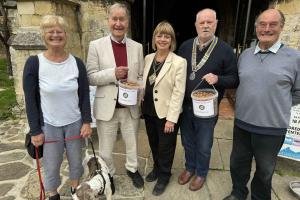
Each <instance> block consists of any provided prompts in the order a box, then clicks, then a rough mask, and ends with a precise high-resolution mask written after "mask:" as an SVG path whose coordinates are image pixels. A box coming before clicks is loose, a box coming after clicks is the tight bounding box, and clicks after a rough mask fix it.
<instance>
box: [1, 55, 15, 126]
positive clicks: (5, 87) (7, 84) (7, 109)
mask: <svg viewBox="0 0 300 200" xmlns="http://www.w3.org/2000/svg"><path fill="white" fill-rule="evenodd" d="M16 104H17V101H16V94H15V89H14V82H13V79H9V77H8V75H7V71H6V62H5V60H4V59H0V120H5V119H8V118H14V115H13V113H12V108H13V107H14V106H15V105H16Z"/></svg>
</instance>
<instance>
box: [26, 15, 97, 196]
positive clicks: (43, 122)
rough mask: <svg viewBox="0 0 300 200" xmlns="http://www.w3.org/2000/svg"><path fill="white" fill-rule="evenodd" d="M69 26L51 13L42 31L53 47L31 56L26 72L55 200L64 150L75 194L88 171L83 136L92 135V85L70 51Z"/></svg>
mask: <svg viewBox="0 0 300 200" xmlns="http://www.w3.org/2000/svg"><path fill="white" fill-rule="evenodd" d="M66 28H67V24H66V22H65V20H64V19H63V18H62V17H59V16H54V15H47V16H45V17H43V19H42V22H41V33H42V37H43V39H44V42H45V45H46V47H47V50H46V51H45V52H43V53H40V54H38V55H36V56H30V57H29V58H28V59H27V61H26V64H25V67H24V73H23V89H24V95H25V103H26V112H27V117H28V123H29V127H30V134H31V141H32V143H33V145H35V146H40V145H42V144H44V145H43V167H44V186H45V190H46V191H47V192H49V194H50V198H49V199H50V200H59V199H60V195H59V194H58V193H57V188H58V187H59V186H60V184H61V180H60V166H61V163H62V161H63V154H64V150H66V155H67V159H68V163H69V171H70V173H69V178H70V183H71V193H72V196H73V194H74V193H75V189H76V187H77V186H78V184H79V178H80V177H81V175H82V173H83V167H82V164H81V163H82V158H81V148H82V146H81V145H82V141H81V137H88V136H90V135H91V133H92V129H91V127H90V122H91V121H92V119H91V109H90V99H89V84H88V79H87V74H86V70H85V66H84V64H83V62H82V61H81V60H80V59H79V58H76V57H75V56H73V55H71V54H70V53H67V52H66V51H65V49H64V48H65V45H66V42H67V34H66Z"/></svg>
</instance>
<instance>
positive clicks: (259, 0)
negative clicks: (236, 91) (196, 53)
mask: <svg viewBox="0 0 300 200" xmlns="http://www.w3.org/2000/svg"><path fill="white" fill-rule="evenodd" d="M132 2H133V3H131V30H132V38H133V39H135V40H136V41H138V42H140V43H142V44H143V46H144V51H145V52H144V53H145V54H148V53H151V52H153V50H152V48H151V40H152V32H153V30H154V28H155V26H156V25H157V24H158V23H159V22H160V21H162V20H167V21H168V22H170V23H171V24H172V26H173V28H174V29H175V33H176V39H177V46H178V47H179V46H180V44H181V43H182V42H183V41H185V40H187V39H189V38H192V37H196V35H197V33H196V30H195V26H194V23H195V19H196V14H197V12H198V11H199V10H201V9H204V8H211V9H214V10H215V11H216V12H217V18H218V28H217V30H216V35H217V36H218V37H219V38H221V39H222V40H224V41H225V42H227V43H228V44H230V45H231V46H232V47H233V48H234V49H236V50H237V52H239V51H238V49H240V50H243V49H245V48H247V47H249V46H250V45H251V44H253V41H254V40H255V38H256V37H255V29H254V22H255V18H256V16H257V15H258V14H259V13H260V12H261V11H262V10H264V9H266V8H268V6H269V0H227V1H224V0H201V1H200V0H191V1H187V2H184V1H182V0H172V1H169V0H135V1H132Z"/></svg>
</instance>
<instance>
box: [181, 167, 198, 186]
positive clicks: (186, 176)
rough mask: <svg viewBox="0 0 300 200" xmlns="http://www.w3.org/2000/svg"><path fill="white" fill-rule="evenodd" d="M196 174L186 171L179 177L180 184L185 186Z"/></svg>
mask: <svg viewBox="0 0 300 200" xmlns="http://www.w3.org/2000/svg"><path fill="white" fill-rule="evenodd" d="M193 175H194V173H192V172H189V171H187V170H184V171H183V172H182V173H181V174H180V175H179V177H178V183H179V184H180V185H184V184H186V183H188V182H189V181H190V180H191V178H192V177H193Z"/></svg>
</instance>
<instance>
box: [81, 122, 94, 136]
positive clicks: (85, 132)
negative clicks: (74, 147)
mask: <svg viewBox="0 0 300 200" xmlns="http://www.w3.org/2000/svg"><path fill="white" fill-rule="evenodd" d="M92 132H93V131H92V128H91V125H90V123H84V124H82V127H81V129H80V136H81V137H83V138H86V137H89V136H91V135H92Z"/></svg>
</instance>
